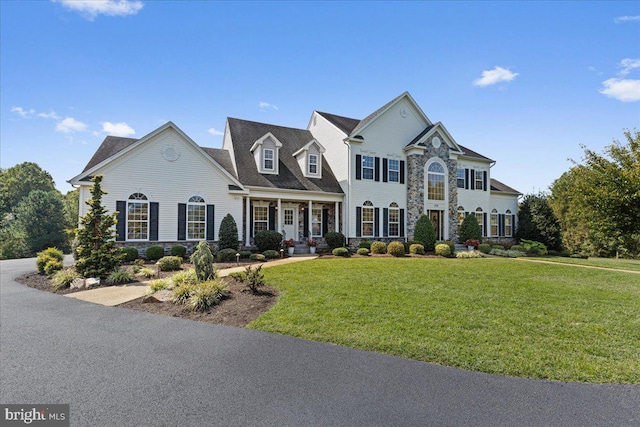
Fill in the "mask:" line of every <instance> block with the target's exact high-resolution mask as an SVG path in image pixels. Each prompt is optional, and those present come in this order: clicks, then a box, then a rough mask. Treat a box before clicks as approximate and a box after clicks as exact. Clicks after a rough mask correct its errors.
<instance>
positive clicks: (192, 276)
mask: <svg viewBox="0 0 640 427" xmlns="http://www.w3.org/2000/svg"><path fill="white" fill-rule="evenodd" d="M171 281H172V282H173V284H174V285H176V286H182V285H185V284H188V285H195V284H196V283H198V276H196V270H195V269H193V268H189V269H187V270H182V271H178V272H177V273H176V274H174V275H173V276H171Z"/></svg>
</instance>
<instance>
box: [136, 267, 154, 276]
mask: <svg viewBox="0 0 640 427" xmlns="http://www.w3.org/2000/svg"><path fill="white" fill-rule="evenodd" d="M138 275H140V276H142V277H146V278H147V279H150V278H152V277H153V276H155V275H156V271H155V270H154V269H153V268H151V267H143V268H141V269H140V271H139V272H138Z"/></svg>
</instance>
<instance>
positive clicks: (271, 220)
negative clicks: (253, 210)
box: [269, 206, 276, 230]
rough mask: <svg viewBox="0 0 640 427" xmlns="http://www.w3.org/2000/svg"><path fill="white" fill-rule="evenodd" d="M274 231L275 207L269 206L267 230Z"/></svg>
mask: <svg viewBox="0 0 640 427" xmlns="http://www.w3.org/2000/svg"><path fill="white" fill-rule="evenodd" d="M275 229H276V207H275V206H269V230H275Z"/></svg>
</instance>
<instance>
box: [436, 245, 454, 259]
mask: <svg viewBox="0 0 640 427" xmlns="http://www.w3.org/2000/svg"><path fill="white" fill-rule="evenodd" d="M436 255H439V256H444V257H448V256H451V247H449V245H447V244H446V243H438V244H437V245H436Z"/></svg>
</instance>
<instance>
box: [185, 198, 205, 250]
mask: <svg viewBox="0 0 640 427" xmlns="http://www.w3.org/2000/svg"><path fill="white" fill-rule="evenodd" d="M206 225H207V206H206V205H205V202H204V199H203V198H202V197H200V196H193V197H191V198H190V199H189V202H188V203H187V240H204V239H205V234H206V228H207V226H206Z"/></svg>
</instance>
